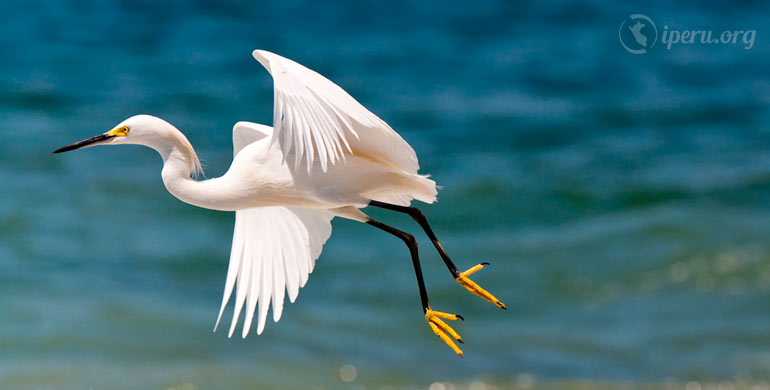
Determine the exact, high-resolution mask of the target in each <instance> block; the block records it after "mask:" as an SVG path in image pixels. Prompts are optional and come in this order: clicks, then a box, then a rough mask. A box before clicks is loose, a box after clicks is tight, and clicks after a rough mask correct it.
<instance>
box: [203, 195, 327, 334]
mask: <svg viewBox="0 0 770 390" xmlns="http://www.w3.org/2000/svg"><path fill="white" fill-rule="evenodd" d="M333 217H334V215H333V214H332V213H330V212H328V211H325V210H316V209H305V208H300V207H260V208H253V209H246V210H238V211H236V212H235V231H234V232H233V246H232V248H233V251H232V252H231V255H230V265H229V267H228V270H227V279H226V281H225V291H224V294H223V298H222V306H221V308H220V310H219V316H218V317H217V325H216V326H218V325H219V321H220V319H221V318H222V313H223V312H224V309H225V307H226V306H227V304H228V302H229V301H230V298H231V296H232V293H233V290H235V307H234V309H233V320H232V323H231V324H230V329H229V332H228V337H231V336H232V334H233V333H234V331H235V328H236V326H237V323H238V319H239V317H240V313H241V312H242V311H244V310H245V312H246V314H245V317H244V323H243V329H242V332H241V334H242V336H243V337H246V336H247V335H248V333H249V330H250V329H251V325H252V323H253V320H254V315H255V314H256V315H257V334H261V333H262V331H263V330H264V328H265V323H266V322H267V313H268V311H269V308H270V306H272V308H273V320H274V321H278V320H280V318H281V315H282V313H283V303H284V299H285V297H286V292H288V296H289V301H291V302H294V300H295V299H296V297H297V295H298V293H299V289H300V287H303V286H304V285H305V283H306V282H307V279H308V275H309V274H310V273H311V272H312V271H313V266H314V264H315V260H316V259H317V258H318V256H320V254H321V251H322V249H323V244H324V243H326V240H327V239H328V238H329V236H330V235H331V223H330V222H331V220H332V218H333ZM271 303H272V305H271ZM244 308H245V309H244ZM216 326H215V327H214V330H216Z"/></svg>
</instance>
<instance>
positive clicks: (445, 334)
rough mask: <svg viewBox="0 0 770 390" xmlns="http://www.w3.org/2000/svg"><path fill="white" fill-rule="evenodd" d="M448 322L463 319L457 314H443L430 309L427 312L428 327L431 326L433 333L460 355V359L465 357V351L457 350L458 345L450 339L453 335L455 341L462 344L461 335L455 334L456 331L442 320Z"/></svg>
mask: <svg viewBox="0 0 770 390" xmlns="http://www.w3.org/2000/svg"><path fill="white" fill-rule="evenodd" d="M442 318H443V319H446V320H453V321H454V320H456V319H458V318H459V319H461V320H462V319H463V317H462V316H458V315H455V314H447V313H442V312H439V311H433V310H431V309H430V308H428V311H426V312H425V319H426V320H427V321H428V325H430V329H431V330H433V333H435V334H436V336H438V337H439V338H441V340H444V342H445V343H446V345H448V346H449V347H450V348H452V349H453V350H454V351H455V353H456V354H458V355H460V357H463V351H461V350H460V348H457V344H455V342H454V341H453V340H452V339H451V338H449V336H450V335H451V336H452V337H454V339H455V340H457V341H459V342H460V343H462V342H463V340H462V339H461V338H460V335H459V334H457V332H455V330H454V329H452V327H451V326H449V325H447V323H446V322H444V321H442V320H441V319H442Z"/></svg>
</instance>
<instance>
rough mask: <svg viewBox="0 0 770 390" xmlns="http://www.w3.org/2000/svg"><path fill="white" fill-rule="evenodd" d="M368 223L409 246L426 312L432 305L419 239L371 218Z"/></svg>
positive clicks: (423, 308)
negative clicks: (419, 250)
mask: <svg viewBox="0 0 770 390" xmlns="http://www.w3.org/2000/svg"><path fill="white" fill-rule="evenodd" d="M366 223H368V224H369V225H372V226H374V227H376V228H377V229H381V230H384V231H386V232H388V233H390V234H392V235H394V236H396V237H398V238H400V239H401V240H403V241H404V243H405V244H406V246H407V247H408V248H409V253H410V254H411V255H412V264H413V265H414V274H415V276H417V286H418V287H419V288H420V301H422V312H423V313H426V312H427V311H428V308H429V307H430V306H429V305H428V291H427V290H425V281H424V280H423V278H422V269H421V268H420V256H419V255H418V253H417V241H416V240H415V239H414V236H413V235H411V234H409V233H406V232H402V231H401V230H398V229H396V228H394V227H392V226H389V225H386V224H384V223H382V222H380V221H377V220H374V219H371V218H369V220H368V221H366Z"/></svg>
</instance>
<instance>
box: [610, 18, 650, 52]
mask: <svg viewBox="0 0 770 390" xmlns="http://www.w3.org/2000/svg"><path fill="white" fill-rule="evenodd" d="M618 39H620V44H621V45H623V48H624V49H626V50H627V51H628V52H629V53H631V54H644V53H647V50H648V49H651V48H652V47H653V46H655V42H657V41H658V29H657V28H656V27H655V23H654V22H653V21H652V19H650V18H648V17H647V16H646V15H642V14H633V15H629V16H628V18H626V19H625V20H623V23H620V29H619V30H618Z"/></svg>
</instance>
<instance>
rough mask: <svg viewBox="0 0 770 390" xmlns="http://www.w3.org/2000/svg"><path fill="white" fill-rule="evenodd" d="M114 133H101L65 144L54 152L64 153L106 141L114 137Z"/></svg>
mask: <svg viewBox="0 0 770 390" xmlns="http://www.w3.org/2000/svg"><path fill="white" fill-rule="evenodd" d="M114 137H115V136H114V135H111V134H99V135H97V136H96V137H91V138H89V139H84V140H82V141H78V142H75V143H74V144H72V145H67V146H63V147H61V148H59V149H56V150H54V151H53V152H54V153H63V152H69V151H70V150H75V149H80V148H84V147H86V146H89V145H93V144H95V143H97V142H102V141H106V140H108V139H110V138H114Z"/></svg>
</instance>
